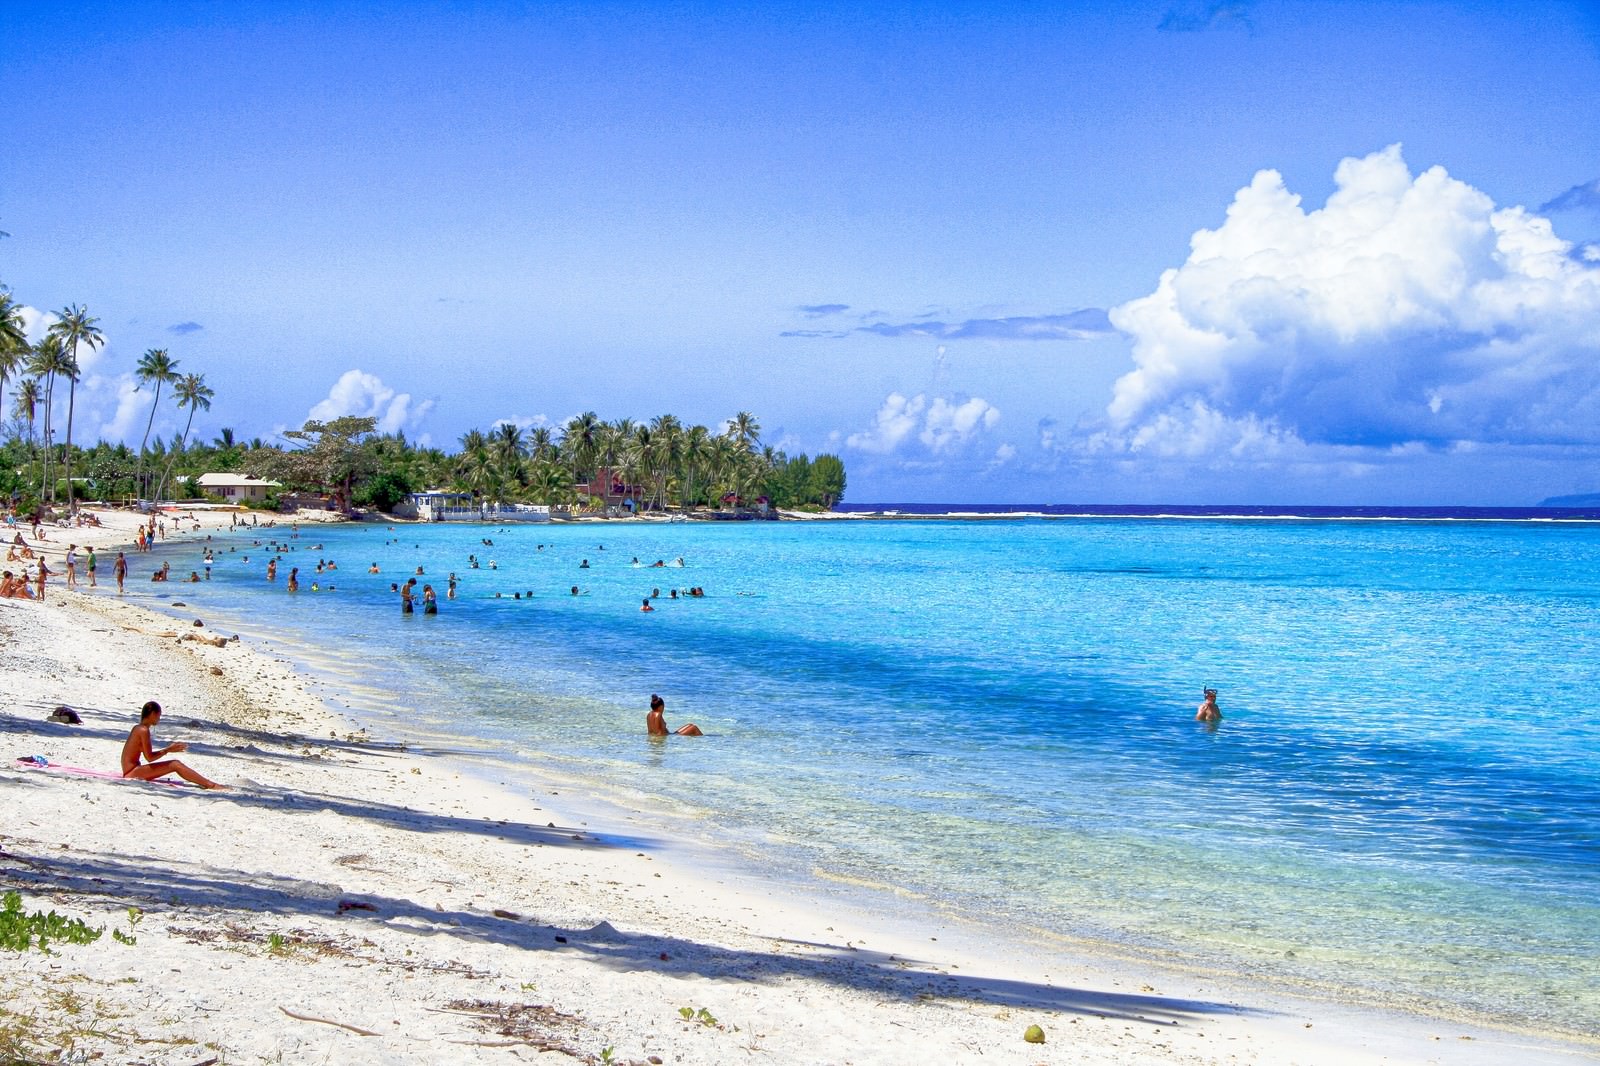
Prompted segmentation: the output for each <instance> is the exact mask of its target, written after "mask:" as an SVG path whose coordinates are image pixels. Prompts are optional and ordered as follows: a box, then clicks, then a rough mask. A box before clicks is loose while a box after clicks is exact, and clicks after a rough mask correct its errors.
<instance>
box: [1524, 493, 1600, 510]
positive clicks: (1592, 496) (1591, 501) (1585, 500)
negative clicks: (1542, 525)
mask: <svg viewBox="0 0 1600 1066" xmlns="http://www.w3.org/2000/svg"><path fill="white" fill-rule="evenodd" d="M1539 506H1540V507H1600V492H1580V493H1578V495H1576V496H1547V497H1545V498H1544V499H1542V500H1540V501H1539Z"/></svg>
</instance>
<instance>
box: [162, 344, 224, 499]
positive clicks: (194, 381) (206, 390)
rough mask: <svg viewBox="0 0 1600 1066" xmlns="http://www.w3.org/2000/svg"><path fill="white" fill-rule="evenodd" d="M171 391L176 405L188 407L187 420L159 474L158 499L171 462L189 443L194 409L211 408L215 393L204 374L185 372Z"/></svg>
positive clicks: (207, 409)
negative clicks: (175, 397)
mask: <svg viewBox="0 0 1600 1066" xmlns="http://www.w3.org/2000/svg"><path fill="white" fill-rule="evenodd" d="M172 391H173V393H174V394H175V395H176V396H177V397H178V406H179V407H187V408H188V409H189V420H188V421H187V422H185V423H184V424H183V436H182V437H180V438H178V446H177V447H176V448H174V449H173V451H172V458H170V459H168V460H167V470H166V473H164V474H162V475H161V484H160V485H158V486H156V498H157V499H160V497H161V493H162V492H164V491H166V487H167V474H170V473H172V464H173V463H176V462H177V461H178V453H179V452H181V451H183V449H184V448H185V447H186V446H187V445H188V443H189V427H190V426H192V425H194V413H195V411H196V410H204V411H209V410H211V398H212V397H213V396H215V395H216V393H215V392H214V391H212V390H211V388H210V387H208V386H207V385H206V377H205V375H204V374H185V375H183V377H181V378H179V379H178V383H177V384H176V385H174V386H173V387H172Z"/></svg>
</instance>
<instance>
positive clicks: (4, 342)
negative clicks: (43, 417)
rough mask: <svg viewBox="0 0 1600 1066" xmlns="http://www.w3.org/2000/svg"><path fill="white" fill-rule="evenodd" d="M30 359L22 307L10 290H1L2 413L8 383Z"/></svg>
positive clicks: (0, 383)
mask: <svg viewBox="0 0 1600 1066" xmlns="http://www.w3.org/2000/svg"><path fill="white" fill-rule="evenodd" d="M27 358H28V338H27V337H26V336H25V335H24V333H23V330H22V307H21V305H20V304H18V303H17V302H16V301H15V300H13V299H12V298H11V292H10V290H8V289H0V412H3V411H5V398H6V396H5V388H6V382H7V381H9V380H11V376H12V375H13V374H15V373H17V372H18V371H20V370H21V369H22V367H23V364H24V363H25V362H26V361H27Z"/></svg>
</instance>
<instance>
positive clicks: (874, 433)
mask: <svg viewBox="0 0 1600 1066" xmlns="http://www.w3.org/2000/svg"><path fill="white" fill-rule="evenodd" d="M927 406H928V401H927V399H926V398H925V397H923V396H922V395H920V394H919V395H917V396H915V397H912V398H911V399H907V398H906V397H904V396H902V395H900V394H899V393H898V392H891V393H890V394H889V397H888V399H886V400H884V401H883V406H882V407H880V408H878V414H877V416H876V417H875V418H874V419H873V421H872V428H871V429H869V430H866V431H864V432H861V433H852V434H850V436H848V437H846V438H845V444H846V445H847V446H848V447H851V448H855V449H857V450H858V451H863V452H874V453H876V454H878V455H887V454H889V453H890V452H892V451H894V450H895V449H896V448H898V447H900V442H901V441H903V440H905V439H906V438H907V437H909V436H910V435H911V434H912V432H914V431H915V430H916V428H917V420H918V419H919V418H921V416H922V412H923V410H924V409H925V408H926V407H927Z"/></svg>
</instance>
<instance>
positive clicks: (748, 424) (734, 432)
mask: <svg viewBox="0 0 1600 1066" xmlns="http://www.w3.org/2000/svg"><path fill="white" fill-rule="evenodd" d="M726 435H727V436H729V437H732V438H733V439H734V440H735V441H737V442H738V443H739V445H740V446H741V447H743V448H744V450H745V451H753V450H754V449H755V445H756V441H758V440H760V439H761V423H760V422H757V421H756V416H755V415H753V414H751V413H750V412H749V411H740V412H739V413H738V414H736V415H734V416H733V417H732V418H731V419H729V420H728V428H727V431H726Z"/></svg>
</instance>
